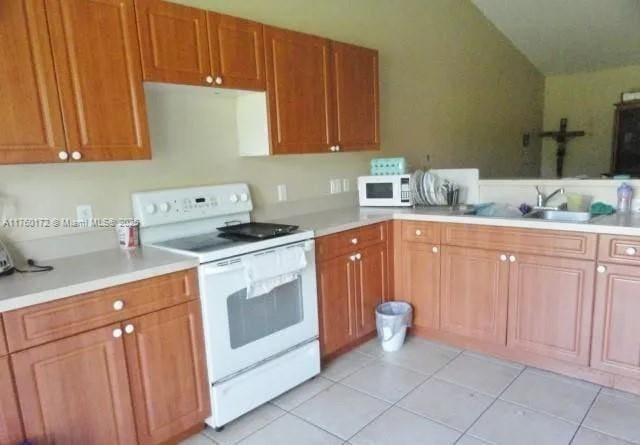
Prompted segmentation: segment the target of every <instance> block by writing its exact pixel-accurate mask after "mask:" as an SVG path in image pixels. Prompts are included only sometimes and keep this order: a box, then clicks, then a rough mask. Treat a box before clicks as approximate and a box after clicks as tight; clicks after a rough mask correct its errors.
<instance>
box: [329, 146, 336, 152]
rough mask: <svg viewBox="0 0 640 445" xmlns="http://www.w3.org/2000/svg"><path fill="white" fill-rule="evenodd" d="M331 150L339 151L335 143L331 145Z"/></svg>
mask: <svg viewBox="0 0 640 445" xmlns="http://www.w3.org/2000/svg"><path fill="white" fill-rule="evenodd" d="M329 150H331V151H338V147H337V146H335V145H332V146H331V147H329Z"/></svg>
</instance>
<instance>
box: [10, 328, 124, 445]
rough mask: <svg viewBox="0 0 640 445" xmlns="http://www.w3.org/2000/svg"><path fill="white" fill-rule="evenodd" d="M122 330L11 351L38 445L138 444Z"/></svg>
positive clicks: (30, 434) (29, 431)
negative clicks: (16, 351) (14, 352)
mask: <svg viewBox="0 0 640 445" xmlns="http://www.w3.org/2000/svg"><path fill="white" fill-rule="evenodd" d="M118 329H120V325H118V324H116V325H111V326H107V327H104V328H100V329H96V330H93V331H89V332H86V333H84V334H79V335H76V336H73V337H69V338H66V339H63V340H58V341H55V342H52V343H47V344H45V345H42V346H38V347H35V348H32V349H28V350H26V351H22V352H19V353H16V354H13V355H12V361H13V366H14V371H15V379H16V386H17V389H18V397H19V399H20V406H21V410H22V419H23V421H24V428H25V434H26V437H27V439H28V440H30V441H32V442H34V443H37V444H38V445H46V444H65V445H67V444H68V445H84V444H89V443H90V444H95V445H102V444H104V445H116V444H118V445H130V444H134V443H136V428H135V422H134V417H133V408H132V402H131V393H130V390H129V376H128V372H127V365H126V359H125V350H124V342H123V340H122V338H121V337H118V336H117V333H118V331H117V330H118ZM114 332H116V335H115V336H114Z"/></svg>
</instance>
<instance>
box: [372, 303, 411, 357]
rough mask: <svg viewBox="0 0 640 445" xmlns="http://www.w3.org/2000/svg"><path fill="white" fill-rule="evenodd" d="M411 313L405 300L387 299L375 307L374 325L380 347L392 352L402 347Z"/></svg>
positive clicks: (409, 324) (409, 323) (409, 306)
mask: <svg viewBox="0 0 640 445" xmlns="http://www.w3.org/2000/svg"><path fill="white" fill-rule="evenodd" d="M412 315H413V308H412V307H411V305H410V304H409V303H407V302H406V301H389V302H387V303H382V304H379V305H378V307H376V327H377V329H378V338H379V339H380V342H381V343H382V349H384V350H385V351H387V352H392V351H397V350H398V349H400V348H401V347H402V344H403V343H404V338H405V336H406V335H407V328H408V327H409V326H411V318H412Z"/></svg>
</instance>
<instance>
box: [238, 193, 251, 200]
mask: <svg viewBox="0 0 640 445" xmlns="http://www.w3.org/2000/svg"><path fill="white" fill-rule="evenodd" d="M248 200H249V195H247V194H246V193H240V201H242V202H247V201H248Z"/></svg>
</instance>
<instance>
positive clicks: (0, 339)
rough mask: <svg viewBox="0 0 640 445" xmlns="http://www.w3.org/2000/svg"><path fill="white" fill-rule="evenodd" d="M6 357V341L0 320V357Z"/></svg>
mask: <svg viewBox="0 0 640 445" xmlns="http://www.w3.org/2000/svg"><path fill="white" fill-rule="evenodd" d="M4 355H7V341H6V340H5V337H4V328H3V326H2V320H1V319H0V357H2V356H4Z"/></svg>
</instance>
